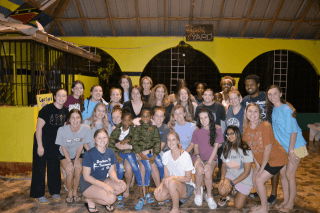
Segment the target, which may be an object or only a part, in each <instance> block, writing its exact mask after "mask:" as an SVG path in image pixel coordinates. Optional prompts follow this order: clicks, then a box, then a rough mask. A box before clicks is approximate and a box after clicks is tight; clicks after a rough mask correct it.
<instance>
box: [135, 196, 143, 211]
mask: <svg viewBox="0 0 320 213" xmlns="http://www.w3.org/2000/svg"><path fill="white" fill-rule="evenodd" d="M143 205H144V199H143V198H140V199H139V202H138V203H137V205H136V206H135V209H136V210H141V209H142V208H143Z"/></svg>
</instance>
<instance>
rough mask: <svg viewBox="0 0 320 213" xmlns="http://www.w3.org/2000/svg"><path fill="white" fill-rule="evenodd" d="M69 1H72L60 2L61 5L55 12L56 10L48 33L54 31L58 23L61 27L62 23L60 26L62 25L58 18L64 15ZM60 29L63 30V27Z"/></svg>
mask: <svg viewBox="0 0 320 213" xmlns="http://www.w3.org/2000/svg"><path fill="white" fill-rule="evenodd" d="M69 2H70V0H64V1H61V2H60V4H59V6H58V7H57V9H56V10H55V12H54V15H53V23H52V25H51V27H50V29H49V31H48V33H52V31H53V29H54V28H55V26H56V25H58V27H59V25H60V27H61V24H60V23H59V24H58V22H59V20H58V18H60V16H61V15H62V13H63V12H64V10H65V9H66V7H67V6H68V4H69ZM60 31H61V29H60ZM61 33H62V32H61Z"/></svg>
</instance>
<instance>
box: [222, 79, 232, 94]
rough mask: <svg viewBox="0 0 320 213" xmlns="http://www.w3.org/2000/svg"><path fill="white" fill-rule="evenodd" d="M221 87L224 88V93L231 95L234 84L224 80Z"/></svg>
mask: <svg viewBox="0 0 320 213" xmlns="http://www.w3.org/2000/svg"><path fill="white" fill-rule="evenodd" d="M221 86H222V92H224V93H229V92H230V89H231V87H232V83H231V82H230V80H228V79H224V80H223V81H222V83H221Z"/></svg>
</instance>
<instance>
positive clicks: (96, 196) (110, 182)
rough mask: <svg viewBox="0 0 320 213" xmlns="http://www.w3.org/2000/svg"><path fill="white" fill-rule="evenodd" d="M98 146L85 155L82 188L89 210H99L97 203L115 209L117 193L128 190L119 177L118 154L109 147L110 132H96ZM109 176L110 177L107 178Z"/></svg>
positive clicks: (108, 208)
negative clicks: (117, 169)
mask: <svg viewBox="0 0 320 213" xmlns="http://www.w3.org/2000/svg"><path fill="white" fill-rule="evenodd" d="M94 141H95V143H96V147H94V148H92V149H90V150H89V151H88V152H87V153H86V154H85V155H84V157H83V162H82V166H83V175H82V176H81V179H80V190H81V193H82V194H83V196H84V197H85V198H86V202H87V203H86V204H85V205H86V207H87V209H88V211H89V212H97V211H98V210H97V208H96V207H95V203H98V204H101V205H105V207H106V210H107V211H113V206H111V204H113V203H114V202H115V201H116V199H117V195H118V194H120V193H123V192H124V191H125V190H126V184H125V182H123V181H122V180H119V179H118V178H117V172H116V162H117V159H116V156H115V154H114V152H113V151H112V150H111V149H109V148H107V147H106V146H107V145H108V142H109V137H108V133H107V132H106V130H104V129H99V130H97V131H96V132H95V133H94ZM107 176H109V178H107Z"/></svg>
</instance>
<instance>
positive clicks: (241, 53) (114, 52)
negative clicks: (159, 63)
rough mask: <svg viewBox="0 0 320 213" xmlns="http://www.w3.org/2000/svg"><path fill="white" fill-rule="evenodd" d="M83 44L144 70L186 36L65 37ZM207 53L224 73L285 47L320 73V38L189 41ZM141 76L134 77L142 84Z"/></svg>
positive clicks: (123, 66)
mask: <svg viewBox="0 0 320 213" xmlns="http://www.w3.org/2000/svg"><path fill="white" fill-rule="evenodd" d="M61 39H63V40H65V41H69V42H73V43H75V44H77V45H79V46H82V45H84V46H93V47H98V48H100V49H102V50H104V51H106V52H107V53H108V54H110V55H111V56H112V57H113V58H114V59H115V60H116V61H117V63H118V64H119V66H120V68H121V70H122V71H125V72H142V71H143V69H144V67H145V66H146V65H147V63H148V62H149V61H150V60H151V59H152V58H153V57H154V56H155V55H157V54H158V53H160V52H162V51H164V50H166V49H168V48H171V47H175V46H177V45H178V44H179V41H181V40H185V37H62V38H61ZM187 43H188V44H190V45H192V46H193V48H195V49H197V50H199V51H201V52H202V53H204V54H206V55H207V56H208V57H209V58H210V59H211V60H212V61H213V62H214V63H215V64H216V66H217V67H218V69H219V71H220V73H242V71H243V69H244V68H245V67H246V66H247V65H248V64H249V62H251V61H252V60H253V59H254V58H256V57H257V56H259V55H261V54H262V53H265V52H268V51H272V50H278V49H285V50H290V51H293V52H296V53H298V54H300V55H302V56H303V57H305V58H306V59H307V60H309V62H310V63H311V64H312V65H313V66H314V68H315V70H316V72H317V74H318V75H320V41H318V40H317V41H313V40H290V39H263V38H261V39H260V38H253V39H251V38H221V37H216V38H214V41H213V42H187ZM138 79H139V78H138V77H134V78H132V80H133V84H138V83H139V82H138Z"/></svg>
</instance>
